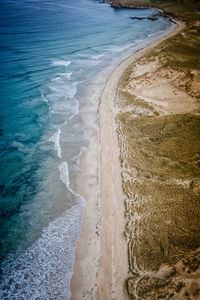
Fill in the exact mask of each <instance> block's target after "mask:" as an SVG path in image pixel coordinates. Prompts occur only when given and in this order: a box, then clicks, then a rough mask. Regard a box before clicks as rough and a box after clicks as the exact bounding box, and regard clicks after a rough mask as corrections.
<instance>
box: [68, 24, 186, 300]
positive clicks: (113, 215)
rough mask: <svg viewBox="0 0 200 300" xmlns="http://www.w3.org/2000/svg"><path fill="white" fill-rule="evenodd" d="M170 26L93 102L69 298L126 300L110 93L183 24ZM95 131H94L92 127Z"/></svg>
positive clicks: (115, 73) (122, 221)
mask: <svg viewBox="0 0 200 300" xmlns="http://www.w3.org/2000/svg"><path fill="white" fill-rule="evenodd" d="M176 24H177V26H176V28H173V29H170V30H168V31H167V32H166V33H165V34H164V36H163V37H161V38H159V39H158V40H157V41H154V42H152V43H151V44H149V45H148V46H146V47H144V48H142V49H140V50H138V51H136V52H135V53H134V54H132V55H131V56H129V57H128V58H127V59H125V60H124V61H122V62H121V63H120V64H119V65H118V66H117V67H116V68H115V69H114V71H113V73H112V74H111V76H110V77H109V79H108V81H107V83H106V86H105V88H104V90H103V93H102V96H101V101H100V105H99V124H98V122H96V123H95V121H94V120H93V122H94V123H95V124H96V126H97V127H98V125H99V126H100V128H99V144H100V145H95V140H94V139H95V138H96V137H94V136H90V137H89V140H90V145H89V148H88V150H87V153H86V154H85V155H84V156H83V157H82V159H81V168H82V170H83V171H82V175H81V178H80V184H79V190H78V192H79V193H80V194H81V195H83V196H84V198H85V199H87V201H86V207H85V211H84V219H83V224H82V233H81V235H80V238H79V240H78V244H77V247H76V260H75V264H74V272H73V276H72V280H71V293H72V296H71V299H74V300H76V299H80V298H86V299H88V297H90V299H101V300H103V299H116V296H117V298H119V299H122V297H123V299H128V295H127V292H126V288H125V280H126V279H127V275H128V252H127V242H126V240H125V238H123V237H122V235H123V232H124V226H125V217H124V201H123V199H124V195H123V194H122V184H121V170H120V162H119V147H118V140H117V132H116V122H115V116H116V114H117V111H116V108H115V107H114V98H115V92H116V88H117V84H118V81H119V79H120V77H121V75H122V74H123V72H124V71H125V69H126V68H127V67H128V66H129V65H130V64H131V63H132V62H134V61H135V60H136V59H138V58H139V57H141V56H143V55H144V54H145V53H146V52H148V51H149V50H151V49H152V48H154V47H155V46H156V45H158V44H159V43H161V42H162V41H163V40H165V39H167V38H169V37H171V36H173V35H176V34H177V33H179V32H180V31H182V30H183V28H184V24H183V23H181V22H176ZM172 30H173V31H172ZM171 31H172V32H171ZM97 105H98V104H97ZM95 109H97V110H98V108H96V107H94V108H93V109H92V110H91V112H90V116H92V113H93V112H94V110H95ZM93 118H94V117H93ZM96 129H97V130H98V128H96ZM99 155H100V157H99ZM95 164H96V165H98V164H99V165H100V169H99V174H96V171H95V170H96V169H95ZM90 167H91V168H92V174H93V176H92V177H91V176H90V175H91V174H89V172H88V168H90ZM90 172H91V170H90ZM95 176H96V177H95ZM99 181H100V186H99ZM85 182H87V186H85ZM97 186H98V187H99V189H100V194H99V189H97ZM94 197H96V198H95V199H97V200H96V201H94ZM105 199H106V201H105ZM110 204H112V205H110ZM116 224H117V226H116ZM113 254H114V255H113ZM119 282H121V285H120V284H119Z"/></svg>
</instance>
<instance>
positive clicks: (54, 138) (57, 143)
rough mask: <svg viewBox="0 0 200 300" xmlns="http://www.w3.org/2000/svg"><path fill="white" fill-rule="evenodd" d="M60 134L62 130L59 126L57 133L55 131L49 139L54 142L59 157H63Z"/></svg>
mask: <svg viewBox="0 0 200 300" xmlns="http://www.w3.org/2000/svg"><path fill="white" fill-rule="evenodd" d="M60 134H61V130H60V128H59V129H58V130H57V131H56V133H54V135H52V137H50V139H49V141H51V142H53V143H54V148H55V150H56V152H57V155H58V157H59V158H61V147H60Z"/></svg>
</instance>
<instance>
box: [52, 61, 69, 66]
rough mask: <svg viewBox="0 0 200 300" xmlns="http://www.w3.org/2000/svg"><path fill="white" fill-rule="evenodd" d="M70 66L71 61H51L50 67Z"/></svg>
mask: <svg viewBox="0 0 200 300" xmlns="http://www.w3.org/2000/svg"><path fill="white" fill-rule="evenodd" d="M70 64H71V61H69V60H53V62H52V65H53V66H61V67H62V66H63V67H67V66H69V65H70Z"/></svg>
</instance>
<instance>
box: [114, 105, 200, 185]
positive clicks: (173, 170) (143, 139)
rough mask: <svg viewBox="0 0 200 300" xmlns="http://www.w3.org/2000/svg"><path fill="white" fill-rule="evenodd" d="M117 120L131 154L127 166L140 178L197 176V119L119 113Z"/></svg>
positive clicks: (199, 118)
mask: <svg viewBox="0 0 200 300" xmlns="http://www.w3.org/2000/svg"><path fill="white" fill-rule="evenodd" d="M147 105H148V104H147ZM118 119H119V120H120V122H121V124H122V128H123V134H124V135H125V136H126V141H127V146H128V151H129V153H131V155H130V156H129V158H128V163H129V164H130V165H131V166H133V167H134V168H136V169H137V170H138V172H139V175H140V176H144V177H145V176H146V174H149V175H148V176H151V177H152V176H157V177H162V178H181V179H185V178H195V177H198V176H199V167H200V153H199V149H200V130H199V129H200V125H199V124H200V116H196V115H192V114H184V115H169V116H158V117H148V116H144V117H140V118H132V117H131V115H130V113H122V114H120V115H118ZM133 149H134V152H133Z"/></svg>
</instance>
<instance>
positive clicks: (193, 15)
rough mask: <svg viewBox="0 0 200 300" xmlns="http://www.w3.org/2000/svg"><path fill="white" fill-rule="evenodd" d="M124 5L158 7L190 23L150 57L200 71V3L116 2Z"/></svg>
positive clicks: (186, 69)
mask: <svg viewBox="0 0 200 300" xmlns="http://www.w3.org/2000/svg"><path fill="white" fill-rule="evenodd" d="M115 2H117V3H119V4H122V5H123V6H130V7H131V6H132V7H157V8H161V9H162V10H163V11H164V12H165V13H166V14H170V15H171V16H173V17H174V18H177V19H179V20H181V21H182V22H184V23H185V24H186V27H185V29H184V31H183V32H182V33H180V34H178V35H176V36H174V37H171V38H169V39H167V40H165V41H164V42H163V43H162V44H160V45H159V46H157V47H156V48H154V49H153V50H152V51H151V52H150V53H149V56H151V55H152V56H155V55H158V56H159V58H160V61H161V62H162V63H163V64H164V65H165V66H170V67H173V68H175V69H179V70H184V71H189V72H191V71H193V70H197V71H198V72H200V1H191V0H182V1H181V0H172V1H169V0H162V1H161V0H155V1H153V0H116V1H115V0H114V3H115Z"/></svg>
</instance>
